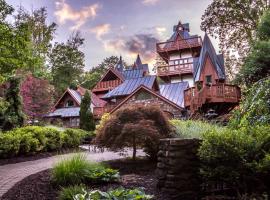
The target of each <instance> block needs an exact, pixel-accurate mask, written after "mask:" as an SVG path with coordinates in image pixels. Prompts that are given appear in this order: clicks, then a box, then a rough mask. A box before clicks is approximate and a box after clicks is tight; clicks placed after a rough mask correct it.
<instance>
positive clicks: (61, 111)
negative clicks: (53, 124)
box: [45, 107, 80, 117]
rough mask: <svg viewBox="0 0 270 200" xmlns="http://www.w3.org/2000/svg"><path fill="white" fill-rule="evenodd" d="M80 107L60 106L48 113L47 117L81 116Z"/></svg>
mask: <svg viewBox="0 0 270 200" xmlns="http://www.w3.org/2000/svg"><path fill="white" fill-rule="evenodd" d="M79 116H80V107H70V108H58V109H56V110H55V111H53V112H51V113H48V114H47V115H45V117H79Z"/></svg>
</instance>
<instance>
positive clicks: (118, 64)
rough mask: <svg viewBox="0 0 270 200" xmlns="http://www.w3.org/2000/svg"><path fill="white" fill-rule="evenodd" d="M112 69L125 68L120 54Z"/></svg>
mask: <svg viewBox="0 0 270 200" xmlns="http://www.w3.org/2000/svg"><path fill="white" fill-rule="evenodd" d="M114 69H117V70H118V71H120V72H121V71H123V70H124V69H125V66H124V64H123V60H122V56H120V58H119V61H118V63H116V65H115V66H114Z"/></svg>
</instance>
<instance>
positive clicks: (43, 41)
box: [15, 7, 56, 76]
mask: <svg viewBox="0 0 270 200" xmlns="http://www.w3.org/2000/svg"><path fill="white" fill-rule="evenodd" d="M47 16H48V14H47V10H46V8H44V7H42V8H39V9H37V10H34V11H33V12H32V13H31V14H30V13H29V12H27V11H26V10H25V9H24V8H23V7H20V9H19V10H18V14H17V15H16V16H15V25H16V27H20V26H26V27H27V29H28V30H30V35H29V36H30V40H31V43H32V46H33V55H34V56H35V57H37V58H39V61H38V62H37V63H35V65H34V66H29V68H30V69H29V70H31V72H32V73H33V74H34V75H36V76H37V75H38V76H42V75H46V73H47V71H46V67H45V65H46V63H45V62H46V59H47V56H48V54H49V52H50V49H51V47H52V44H51V42H52V40H53V37H54V34H55V31H56V24H55V23H54V22H53V23H51V24H47V22H46V20H47Z"/></svg>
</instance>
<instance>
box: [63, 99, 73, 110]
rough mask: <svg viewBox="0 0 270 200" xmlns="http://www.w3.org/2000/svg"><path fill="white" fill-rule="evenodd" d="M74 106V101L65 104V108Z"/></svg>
mask: <svg viewBox="0 0 270 200" xmlns="http://www.w3.org/2000/svg"><path fill="white" fill-rule="evenodd" d="M73 106H74V101H72V100H68V101H67V102H66V105H65V107H67V108H68V107H73Z"/></svg>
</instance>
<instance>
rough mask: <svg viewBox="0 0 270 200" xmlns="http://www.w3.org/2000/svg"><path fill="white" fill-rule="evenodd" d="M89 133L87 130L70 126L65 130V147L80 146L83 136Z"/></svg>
mask: <svg viewBox="0 0 270 200" xmlns="http://www.w3.org/2000/svg"><path fill="white" fill-rule="evenodd" d="M87 134H88V132H87V131H84V130H81V129H71V128H68V129H66V130H65V131H63V147H66V148H74V147H78V146H79V145H80V144H81V143H82V140H83V138H84V137H85V136H86V135H87Z"/></svg>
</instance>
